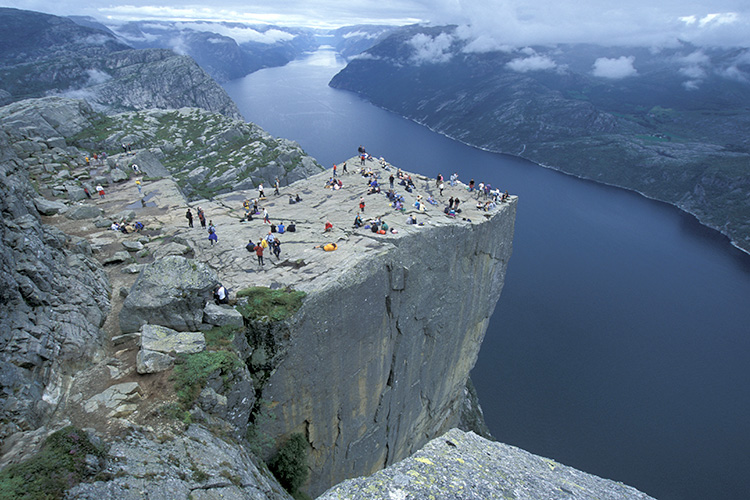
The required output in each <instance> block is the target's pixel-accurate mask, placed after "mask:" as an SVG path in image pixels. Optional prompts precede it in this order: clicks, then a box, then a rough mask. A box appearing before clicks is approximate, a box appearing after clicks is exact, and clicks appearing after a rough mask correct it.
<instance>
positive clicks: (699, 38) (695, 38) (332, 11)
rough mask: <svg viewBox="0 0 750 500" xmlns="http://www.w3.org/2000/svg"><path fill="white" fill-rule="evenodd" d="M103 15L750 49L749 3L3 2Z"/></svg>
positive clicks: (499, 40) (513, 40)
mask: <svg viewBox="0 0 750 500" xmlns="http://www.w3.org/2000/svg"><path fill="white" fill-rule="evenodd" d="M0 6H4V7H16V8H19V9H28V10H37V11H41V12H47V13H51V14H57V15H71V14H76V15H89V16H93V17H95V18H97V19H100V20H109V21H114V20H135V19H168V20H177V19H184V20H215V21H219V20H222V21H238V22H247V23H272V24H278V25H282V26H308V27H324V28H330V27H338V26H344V25H351V24H411V23H417V22H422V23H433V24H447V23H454V24H468V25H471V31H470V32H471V34H472V36H474V37H480V40H481V39H484V40H485V42H486V43H487V44H489V45H491V44H508V45H514V46H523V45H528V44H533V43H555V42H594V43H604V44H610V45H614V44H625V45H641V46H665V45H670V44H674V43H675V41H676V40H678V39H680V40H685V41H690V42H693V43H696V44H698V45H724V46H727V45H728V46H743V47H747V46H750V0H621V1H620V2H605V1H603V0H555V1H552V0H398V1H394V0H343V1H342V0H276V1H272V0H265V1H257V0H213V1H212V2H201V3H200V4H191V3H190V0H186V1H184V2H183V1H176V0H102V1H99V0H93V1H90V2H81V1H80V0H0Z"/></svg>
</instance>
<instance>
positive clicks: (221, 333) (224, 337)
mask: <svg viewBox="0 0 750 500" xmlns="http://www.w3.org/2000/svg"><path fill="white" fill-rule="evenodd" d="M240 330H241V329H240V328H238V327H236V326H229V325H226V326H216V327H214V328H211V329H210V330H207V331H205V332H203V336H204V337H205V338H206V346H207V347H208V349H210V350H217V349H227V348H230V347H231V345H232V341H233V340H234V336H235V334H236V333H237V332H239V331H240Z"/></svg>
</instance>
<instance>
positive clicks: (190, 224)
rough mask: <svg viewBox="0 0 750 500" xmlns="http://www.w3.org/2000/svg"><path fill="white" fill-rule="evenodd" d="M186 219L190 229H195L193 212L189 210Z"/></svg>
mask: <svg viewBox="0 0 750 500" xmlns="http://www.w3.org/2000/svg"><path fill="white" fill-rule="evenodd" d="M185 218H186V219H187V220H188V227H193V212H191V211H190V209H189V208H188V209H187V212H186V213H185Z"/></svg>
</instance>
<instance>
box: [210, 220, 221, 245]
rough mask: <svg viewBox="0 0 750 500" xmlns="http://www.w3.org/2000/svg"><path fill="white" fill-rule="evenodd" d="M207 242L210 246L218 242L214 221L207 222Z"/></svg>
mask: <svg viewBox="0 0 750 500" xmlns="http://www.w3.org/2000/svg"><path fill="white" fill-rule="evenodd" d="M208 241H210V242H211V244H212V245H213V244H214V243H218V241H219V237H218V236H217V235H216V227H215V226H214V221H209V222H208Z"/></svg>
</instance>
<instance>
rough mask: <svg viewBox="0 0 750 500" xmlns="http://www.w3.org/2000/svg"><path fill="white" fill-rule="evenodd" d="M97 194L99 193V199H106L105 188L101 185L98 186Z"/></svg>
mask: <svg viewBox="0 0 750 500" xmlns="http://www.w3.org/2000/svg"><path fill="white" fill-rule="evenodd" d="M96 192H97V193H99V198H104V188H103V187H102V185H101V184H98V185H97V186H96Z"/></svg>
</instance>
